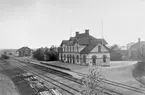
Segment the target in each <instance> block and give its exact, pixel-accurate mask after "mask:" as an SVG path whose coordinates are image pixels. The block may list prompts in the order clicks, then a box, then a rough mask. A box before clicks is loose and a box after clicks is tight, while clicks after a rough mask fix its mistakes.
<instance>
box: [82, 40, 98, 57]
mask: <svg viewBox="0 0 145 95" xmlns="http://www.w3.org/2000/svg"><path fill="white" fill-rule="evenodd" d="M95 46H97V43H90V44H88V45H87V46H86V47H85V48H84V49H83V50H82V51H81V52H80V53H81V54H88V53H90V51H91V50H92V49H93V48H94V47H95Z"/></svg>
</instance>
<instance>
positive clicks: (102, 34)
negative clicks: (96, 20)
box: [102, 20, 104, 64]
mask: <svg viewBox="0 0 145 95" xmlns="http://www.w3.org/2000/svg"><path fill="white" fill-rule="evenodd" d="M103 38H104V37H103V20H102V47H103ZM102 64H103V51H102Z"/></svg>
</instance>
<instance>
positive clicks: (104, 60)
mask: <svg viewBox="0 0 145 95" xmlns="http://www.w3.org/2000/svg"><path fill="white" fill-rule="evenodd" d="M106 59H107V56H106V55H103V62H104V63H106Z"/></svg>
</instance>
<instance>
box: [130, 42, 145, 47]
mask: <svg viewBox="0 0 145 95" xmlns="http://www.w3.org/2000/svg"><path fill="white" fill-rule="evenodd" d="M143 45H145V41H141V42H137V43H135V44H133V45H132V46H131V47H130V49H132V48H138V47H139V46H143Z"/></svg>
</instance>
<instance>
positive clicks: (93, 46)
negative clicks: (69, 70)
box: [59, 29, 110, 66]
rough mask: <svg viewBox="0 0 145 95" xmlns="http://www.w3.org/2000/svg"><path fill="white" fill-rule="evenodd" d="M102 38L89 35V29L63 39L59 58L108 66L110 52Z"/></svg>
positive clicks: (75, 62) (76, 62)
mask: <svg viewBox="0 0 145 95" xmlns="http://www.w3.org/2000/svg"><path fill="white" fill-rule="evenodd" d="M106 44H107V42H106V41H105V40H104V39H97V38H95V37H93V36H91V35H89V30H88V29H87V30H85V33H81V34H79V32H76V35H75V37H70V39H69V40H63V41H62V43H61V45H60V50H59V60H61V61H63V62H68V63H73V64H81V65H101V66H110V53H109V49H108V47H107V46H106Z"/></svg>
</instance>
